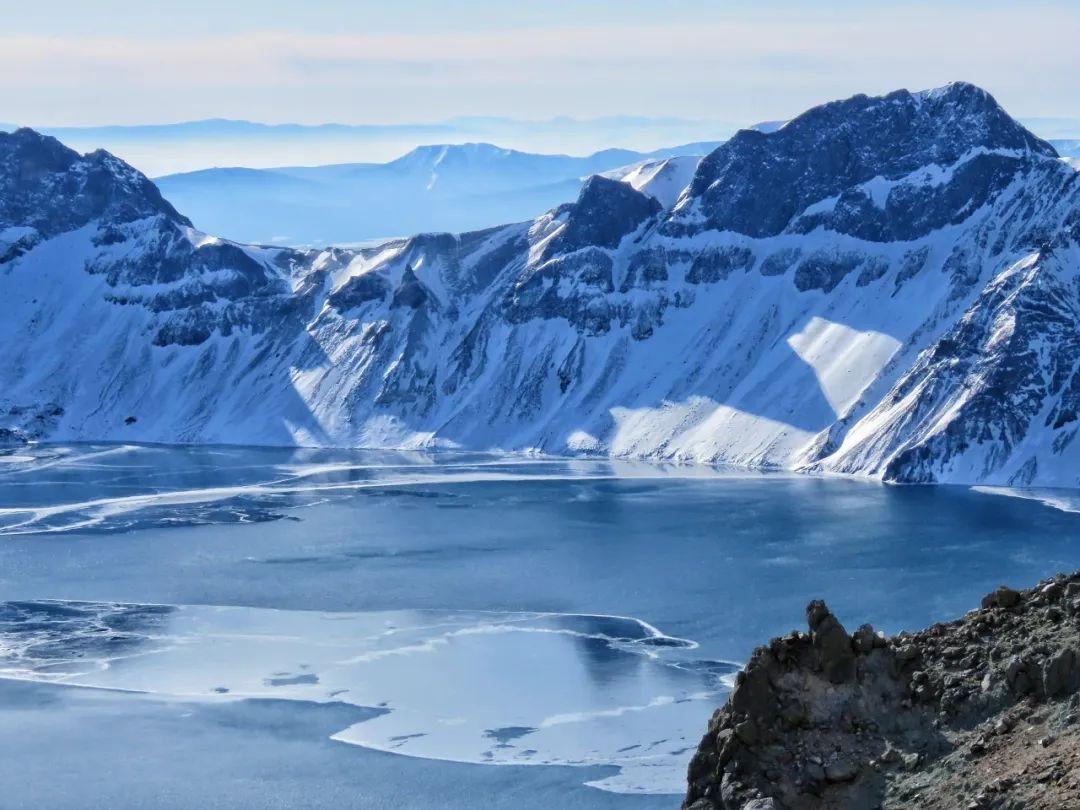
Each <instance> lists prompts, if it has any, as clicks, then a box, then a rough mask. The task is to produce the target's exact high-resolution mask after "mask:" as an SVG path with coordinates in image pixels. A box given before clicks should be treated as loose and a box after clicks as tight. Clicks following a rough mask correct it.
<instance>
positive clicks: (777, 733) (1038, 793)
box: [683, 572, 1080, 810]
mask: <svg viewBox="0 0 1080 810" xmlns="http://www.w3.org/2000/svg"><path fill="white" fill-rule="evenodd" d="M806 618H807V622H808V624H809V626H810V632H809V633H798V632H796V633H791V634H789V635H787V636H784V637H782V638H775V639H773V640H772V641H771V642H770V643H769V644H768V646H765V647H761V648H759V649H757V650H755V651H754V654H753V656H752V657H751V659H750V662H749V664H748V665H747V667H746V669H745V671H743V672H742V673H740V675H739V678H738V681H737V685H736V688H735V690H734V692H733V693H732V694H731V697H730V699H729V700H728V703H727V705H726V706H724V707H722V708H720V709H718V710H717V711H716V712H715V714H713V717H712V719H711V720H710V721H709V729H708V732H707V733H706V735H705V737H704V739H703V740H702V741H701V745H700V746H699V747H698V751H697V753H696V754H695V755H694V758H693V760H692V761H691V763H690V768H689V773H688V780H689V789H688V791H687V794H686V801H685V803H684V804H683V807H684V808H685V809H686V810H719V809H721V808H722V809H723V810H733V809H734V808H740V809H741V810H783V809H785V808H786V810H799V809H801V808H836V809H837V810H839V809H840V808H853V809H854V808H857V809H858V810H864V809H866V808H877V807H886V808H900V807H911V808H914V807H919V808H949V809H950V810H952V808H969V810H982V809H983V808H1008V809H1009V810H1013V809H1014V808H1055V810H1057V809H1058V808H1080V722H1078V720H1080V694H1078V692H1080V572H1077V573H1074V574H1072V575H1059V576H1057V577H1055V578H1053V579H1049V580H1045V581H1043V582H1041V583H1039V585H1038V586H1037V587H1035V588H1033V589H1031V590H1028V591H1015V590H1012V589H1011V588H1007V587H1004V586H1002V587H1001V588H998V589H997V590H996V591H994V592H993V593H991V594H988V595H987V596H986V597H985V598H984V599H983V602H982V606H981V607H980V608H979V609H978V610H973V611H971V612H970V613H968V614H967V615H966V616H964V618H962V619H960V620H958V621H954V622H949V623H947V624H935V625H933V626H931V627H929V628H927V629H925V630H923V631H921V632H918V633H901V634H899V635H897V636H893V637H891V638H887V637H886V636H885V635H884V634H883V633H879V632H875V631H874V629H873V628H872V627H870V626H869V625H863V626H862V627H860V628H859V629H858V630H856V631H855V633H854V634H851V635H849V634H848V633H847V631H846V630H845V629H844V627H843V626H842V625H841V624H840V622H839V621H838V620H837V618H836V617H835V616H834V615H833V614H832V613H831V612H830V611H829V609H828V608H827V607H826V605H825V603H824V602H820V601H816V602H811V603H810V605H809V606H808V607H807V609H806Z"/></svg>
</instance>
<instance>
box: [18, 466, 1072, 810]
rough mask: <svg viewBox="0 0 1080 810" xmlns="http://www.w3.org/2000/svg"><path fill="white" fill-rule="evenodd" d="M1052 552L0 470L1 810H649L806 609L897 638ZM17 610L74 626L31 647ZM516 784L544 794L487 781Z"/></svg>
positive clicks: (758, 478) (316, 488) (933, 515)
mask: <svg viewBox="0 0 1080 810" xmlns="http://www.w3.org/2000/svg"><path fill="white" fill-rule="evenodd" d="M1078 541H1080V520H1078V518H1077V515H1075V514H1070V513H1067V512H1064V511H1061V510H1058V509H1054V508H1051V507H1049V506H1046V505H1043V504H1042V503H1040V502H1037V501H1034V500H1024V499H1020V498H1012V497H1003V496H1000V495H990V494H983V493H978V492H973V491H971V490H968V489H965V488H960V487H918V488H914V487H890V486H883V485H879V484H876V483H871V482H864V481H851V480H844V479H824V478H812V477H804V476H781V475H757V474H746V473H733V472H731V471H722V470H703V469H700V468H684V467H652V466H649V465H645V464H636V463H627V462H621V463H614V462H607V461H598V460H597V461H578V460H575V461H566V460H549V459H526V458H496V457H486V456H480V455H444V456H438V457H432V456H425V455H421V454H386V453H379V454H373V453H360V452H343V451H312V450H298V451H293V450H271V449H249V448H201V449H200V448H164V447H117V446H71V447H47V446H43V447H37V448H34V449H33V450H31V451H21V450H20V451H16V452H15V453H14V454H11V455H10V456H9V457H8V459H7V460H6V461H4V462H2V463H0V601H4V602H30V603H33V604H32V605H31V606H30V608H27V607H26V606H23V607H21V608H18V607H17V606H16V607H11V606H9V607H8V610H7V613H6V614H4V615H3V616H0V645H4V646H0V668H2V669H4V670H5V672H6V673H7V675H8V677H9V678H10V677H19V678H22V679H23V680H10V679H8V680H0V731H4V732H7V733H4V734H0V739H2V740H3V741H2V742H0V783H2V784H4V785H5V790H6V791H7V790H8V788H9V787H10V791H9V792H8V795H6V796H5V802H6V803H5V804H4V806H5V807H7V806H14V807H22V806H25V807H31V806H37V807H41V806H65V804H70V802H71V800H72V798H73V797H75V796H79V797H80V798H81V801H80V803H81V804H83V805H95V806H111V807H127V806H132V807H134V806H145V805H146V804H148V803H150V804H154V805H155V806H170V807H171V806H175V807H185V806H188V807H190V806H220V807H266V806H311V807H342V806H348V807H384V806H385V807H436V806H438V807H475V806H477V805H480V804H483V805H489V806H492V807H502V806H505V807H514V808H523V807H526V808H529V807H537V808H540V807H545V808H547V807H557V806H568V807H671V806H675V805H676V804H677V799H676V798H675V797H673V796H671V795H663V794H645V795H643V794H641V791H655V790H674V789H677V781H678V780H677V779H675V783H676V784H675V786H674V787H672V777H671V773H672V772H673V771H672V768H673V767H675V766H676V765H677V766H678V768H681V767H683V764H682V763H683V760H685V759H688V758H689V751H688V750H686V747H687V746H688V745H691V744H693V743H696V736H697V735H699V734H700V732H701V730H703V729H704V725H705V722H706V720H707V719H708V715H709V713H710V711H711V709H712V707H713V705H714V704H715V703H717V702H719V701H721V700H722V699H723V695H724V694H725V692H726V689H727V683H728V682H729V681H728V680H725V678H727V677H728V676H729V675H730V672H731V669H732V667H731V662H739V661H743V660H745V659H746V657H747V656H748V654H749V652H750V651H751V649H752V648H753V647H754V646H755V645H756V644H759V643H762V642H764V641H765V640H766V639H767V638H768V637H770V636H772V635H775V634H778V633H782V632H786V631H787V630H789V629H792V628H796V627H800V626H801V624H802V621H803V618H802V617H803V608H804V606H805V604H806V602H807V601H809V600H810V599H811V598H819V597H820V598H824V599H826V600H827V601H828V602H829V604H830V606H831V607H832V608H833V609H834V610H835V611H836V612H837V614H838V615H839V616H840V618H841V620H842V621H844V622H845V623H846V624H847V625H848V626H849V627H854V626H856V625H858V624H861V623H862V622H865V621H869V622H871V623H873V624H874V625H875V627H879V628H881V629H884V630H886V631H889V632H895V631H898V630H901V629H904V628H915V627H920V626H923V625H925V624H927V623H929V622H932V621H937V620H942V619H947V618H951V617H955V616H957V615H959V614H961V613H963V612H964V611H966V610H968V609H970V608H971V607H972V606H973V605H975V604H977V600H978V598H979V597H980V596H981V595H982V594H983V593H985V592H986V591H988V590H990V589H991V588H993V587H994V586H996V585H998V584H999V583H1001V582H1010V583H1014V584H1026V583H1030V582H1033V581H1035V580H1037V579H1039V578H1041V577H1044V576H1046V575H1049V574H1051V573H1053V572H1055V571H1057V570H1062V569H1069V570H1072V569H1075V568H1077V567H1080V546H1078ZM42 600H63V601H65V602H67V601H72V600H75V601H80V602H86V603H90V604H89V605H88V606H82V607H78V606H75V607H71V606H68V607H67V608H64V607H63V606H61V608H63V609H65V610H66V609H69V608H70V609H71V610H73V611H74V614H73V615H77V616H79V617H84V618H85V620H84V618H79V619H78V620H69V619H64V620H62V621H55V622H53V623H51V624H50V621H51V620H49V621H44V622H43V621H42V616H43V615H45V614H42V613H41V610H42V608H40V607H34V605H39V606H40V604H41V602H42ZM102 603H108V605H110V606H111V607H110V606H106V607H102ZM115 603H125V604H126V603H130V604H131V605H134V606H145V605H158V606H184V607H179V608H172V607H169V608H164V607H163V608H158V609H155V610H156V611H158V612H160V611H166V612H167V614H166V615H167V618H166V619H161V618H160V616H158V613H157V612H155V610H149V609H147V608H145V607H132V608H124V609H123V610H122V611H120V612H117V609H116V608H115ZM47 604H48V603H47ZM197 606H233V607H236V608H257V609H260V610H232V611H211V612H209V613H208V612H206V611H205V610H204V609H201V608H198V607H197ZM53 609H54V608H51V607H50V608H47V609H46V610H47V611H51V610H53ZM56 609H57V610H59V609H60V608H56ZM265 609H273V610H274V611H286V612H268V611H266V610H265ZM20 611H21V612H20ZM27 611H29V612H27ZM35 611H37V612H35ZM147 611H149V613H148V612H147ZM313 612H316V613H313ZM48 615H50V616H51V615H53V614H51V613H50V614H48ZM147 615H149V616H150V617H151V619H153V621H150V620H149V619H147V621H148V622H149V624H143V623H141V622H143V618H145V616H147ZM28 617H30V618H28ZM116 617H119V618H116ZM132 617H143V618H139V619H138V621H137V622H136V621H135V618H132ZM163 621H164V622H167V623H166V624H164V625H161V624H160V622H163ZM35 622H36V624H35ZM125 622H128V624H125ZM155 622H158V624H155ZM376 627H379V628H381V627H390V628H392V629H391V631H389V635H388V636H387V638H389V641H386V639H384V638H382V637H381V636H380V637H379V638H378V639H377V640H373V639H375V637H376V636H377V635H378V633H376V632H375V631H373V630H372V629H371V628H376ZM433 627H437V628H439V629H438V630H432V629H431V628H433ZM282 628H289V629H288V632H287V633H286V632H285V630H284V629H282ZM365 628H366V629H365ZM447 628H450V629H449V630H447ZM241 630H243V633H241ZM553 631H554V632H553ZM380 632H381V631H380ZM35 633H38V634H39V635H34V634H35ZM95 634H96V635H95ZM241 635H243V636H244V638H243V639H242V640H241V639H240V636H241ZM284 636H288V638H287V639H286V641H283V640H282V638H283V637H284ZM27 639H29V641H27ZM102 639H104V641H102ZM286 642H287V643H286ZM380 645H383V646H380ZM387 645H388V646H387ZM387 650H390V651H391V653H390V654H389V655H386V654H385V653H386V652H387ZM133 651H134V652H133ZM5 656H6V658H5ZM87 662H89V663H87ZM357 662H359V663H357ZM215 667H216V668H215ZM447 673H449V675H447ZM230 678H232V679H233V680H229V679H230ZM26 679H30V680H29V681H28V680H26ZM85 686H98V687H106V688H107V690H106V691H103V690H102V689H91V690H88V689H86V688H82V687H85ZM331 687H333V688H331ZM116 690H132V691H116ZM215 690H218V691H215ZM221 690H224V691H221ZM281 690H285V691H284V692H282V691H281ZM279 695H280V696H279ZM380 703H381V704H384V705H381V706H380V705H378V704H380ZM698 716H700V724H698V723H697V720H696V718H697V717H698ZM654 729H655V730H656V731H657V733H655V734H654V733H651V732H652V731H653V730H654ZM481 732H482V733H481ZM481 738H483V739H481ZM623 739H625V740H626V745H625V746H618V747H617V748H616V741H619V740H623ZM530 740H532V742H530ZM391 741H393V742H391ZM350 743H352V744H350ZM649 746H652V748H649ZM622 748H629V749H630V751H628V752H621V749H622ZM643 750H649V751H650V752H651V753H649V754H648V756H645V755H642V756H641V757H638V752H640V751H643ZM620 752H621V753H620ZM652 752H654V753H652ZM402 754H408V756H402ZM131 757H135V758H136V761H138V762H139V763H141V765H140V766H139V767H138V768H134V767H123V768H122V767H118V764H117V763H118V762H121V761H125V760H129V759H130V758H131ZM529 757H533V758H534V761H535V758H539V759H540V760H541V761H543V762H557V763H570V764H571V765H572V766H567V765H565V764H560V765H540V766H535V765H533V766H520V767H519V766H516V765H515V764H510V765H502V766H495V765H488V764H484V763H485V762H511V763H521V762H524V761H527V760H528V758H529ZM672 763H674V765H673V764H672ZM620 768H622V770H620ZM676 770H677V769H676ZM620 774H621V776H620ZM45 775H48V778H45ZM586 783H589V784H591V785H599V787H593V786H587V785H586ZM620 791H621V792H620ZM627 791H629V792H627Z"/></svg>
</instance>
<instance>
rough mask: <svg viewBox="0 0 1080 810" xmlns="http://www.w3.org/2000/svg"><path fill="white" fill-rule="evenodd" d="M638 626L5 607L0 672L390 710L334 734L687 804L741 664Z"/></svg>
mask: <svg viewBox="0 0 1080 810" xmlns="http://www.w3.org/2000/svg"><path fill="white" fill-rule="evenodd" d="M696 646H697V645H696V644H694V643H693V642H690V641H685V640H682V639H678V638H672V637H670V636H667V635H665V634H663V633H662V632H660V631H659V630H657V629H656V628H654V627H652V626H650V625H648V624H647V623H645V622H642V621H640V620H638V619H633V618H622V617H614V616H589V615H576V614H556V613H491V612H461V611H393V612H369V613H317V612H303V611H276V610H265V609H256V608H241V607H206V606H181V607H171V606H154V605H116V604H101V603H85V602H7V603H0V677H7V678H20V679H28V680H44V681H51V682H56V683H62V684H70V685H80V686H88V687H100V688H110V689H122V690H135V691H140V692H149V693H155V694H164V695H170V696H179V697H187V698H198V699H205V700H231V699H235V698H238V697H241V698H251V697H261V698H267V697H269V698H285V699H292V700H297V701H314V702H330V701H340V702H345V703H349V704H353V705H357V706H365V707H375V708H380V709H385V710H386V712H385V713H384V714H381V715H379V716H377V717H375V718H374V719H372V720H368V721H365V722H362V723H358V724H356V725H353V726H351V727H348V728H344V729H341V730H340V731H339V732H338V733H336V734H335V735H334V739H336V740H339V741H342V742H346V743H352V744H356V745H362V746H365V747H368V748H374V749H379V750H385V751H390V752H395V753H399V754H405V755H410V756H417V757H426V758H433V759H445V760H452V761H460V762H473V763H490V764H516V765H525V764H549V765H578V766H586V765H614V766H618V767H619V768H620V771H619V772H618V773H617V774H616V775H613V776H611V777H608V778H605V779H603V780H600V781H598V782H595V783H593V784H595V786H596V787H600V788H603V789H607V790H612V791H617V792H645V793H680V792H682V789H683V785H684V779H685V770H686V763H687V760H688V758H689V756H690V751H691V750H692V748H693V747H694V746H696V744H697V742H698V740H699V739H700V736H701V733H702V730H703V727H704V719H705V718H707V717H708V715H709V711H710V708H711V707H712V706H713V705H715V704H718V703H719V702H720V701H722V700H723V696H724V694H725V693H726V692H727V691H728V689H729V688H730V679H731V678H732V677H733V675H734V672H735V671H736V670H737V667H736V666H734V665H731V664H728V663H725V662H719V661H708V660H702V659H700V658H698V657H697V656H696V653H695V650H696Z"/></svg>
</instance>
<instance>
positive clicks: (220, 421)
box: [0, 83, 1080, 487]
mask: <svg viewBox="0 0 1080 810" xmlns="http://www.w3.org/2000/svg"><path fill="white" fill-rule="evenodd" d="M487 149H488V148H483V149H480V150H479V151H481V152H486V151H487ZM471 157H475V155H470V153H469V150H465V152H463V153H457V152H455V153H454V154H453V157H450V153H449V152H440V151H439V150H435V151H434V152H423V151H421V152H418V153H416V154H413V155H411V156H407V159H403V160H404V163H403V164H402V165H401V166H399V167H398V169H399V170H400V171H402V172H404V173H405V174H406V175H408V176H412V174H410V173H413V172H415V174H416V176H417V177H420V178H426V180H427V183H428V187H430V188H431V189H432V191H433V192H435V191H436V190H439V189H441V188H442V187H443V186H444V185H445V186H448V187H450V188H454V181H453V178H454V177H455V176H456V175H455V171H456V167H458V166H459V165H464V166H465V167H466V168H467V169H468V170H469V171H468V173H467V174H468V176H470V177H477V176H482V173H481V172H477V171H476V167H475V165H473V164H472V163H470V158H471ZM487 158H490V155H488V156H487ZM487 158H485V160H486V159H487ZM504 159H505V160H507V161H508V162H509V164H510V165H514V164H515V161H517V160H518V158H517V157H516V156H514V155H513V154H512V153H511V154H509V155H508V156H506V157H505V158H504ZM570 160H572V159H570ZM652 160H659V161H660V162H659V163H651V164H641V165H639V166H637V167H636V168H635V169H632V170H630V171H627V172H625V173H624V172H619V173H618V176H619V177H620V178H621V179H613V178H610V177H603V176H600V175H594V176H592V177H590V178H589V179H588V180H587V181H586V182H585V183H584V184H583V185H582V186H581V188H580V191H579V192H578V195H577V197H576V199H575V200H574V201H573V202H569V203H565V204H562V205H559V206H557V207H555V208H554V209H552V210H550V211H548V212H546V213H544V214H541V215H540V216H537V217H535V218H533V219H531V220H529V221H526V222H520V223H512V224H507V225H501V226H497V227H490V228H485V229H483V230H480V231H473V232H466V233H462V234H448V233H439V234H422V235H419V236H414V237H410V238H406V239H398V240H394V241H391V242H388V243H385V244H381V245H378V246H375V247H370V248H365V249H340V248H330V249H325V248H320V249H293V248H278V247H255V246H250V245H244V244H239V243H235V242H230V241H227V240H224V239H220V238H215V237H212V236H208V235H207V234H205V233H204V232H202V231H199V230H197V229H196V228H195V227H193V226H192V223H191V222H190V221H189V220H188V219H187V218H186V217H185V216H184V215H183V214H181V213H179V212H178V211H177V210H176V208H175V207H174V206H173V205H172V204H170V202H168V201H167V200H166V199H165V198H164V197H162V195H161V193H160V191H159V190H158V188H157V187H156V186H155V185H154V184H153V183H152V182H151V181H150V180H148V179H147V178H146V177H145V176H144V175H143V174H141V173H140V172H138V171H136V170H135V169H133V168H132V167H131V166H129V165H127V164H125V163H124V162H123V161H121V160H119V159H117V158H116V157H114V156H112V155H110V154H108V153H106V152H95V153H92V154H89V155H79V154H77V153H76V152H74V151H72V150H71V149H68V148H66V147H65V146H63V145H62V144H60V143H59V142H58V141H56V140H54V139H52V138H48V137H44V136H42V135H40V134H38V133H36V132H33V131H30V130H20V131H18V132H16V133H14V134H10V135H0V302H3V303H2V304H0V306H2V308H3V309H2V311H3V315H4V317H3V318H0V344H2V345H3V346H4V352H2V353H0V429H2V430H3V431H4V432H5V433H4V435H5V436H6V437H7V438H8V439H9V440H19V439H20V438H40V439H54V440H59V441H69V440H80V439H85V440H91V439H95V440H115V441H151V442H170V443H176V442H196V443H218V442H226V443H239V444H277V445H293V444H303V445H336V446H350V447H356V446H362V447H412V448H424V447H428V448H431V447H435V448H472V449H479V448H483V449H497V450H509V451H525V452H547V453H558V454H601V455H612V456H634V457H646V458H652V459H671V460H677V461H696V462H709V463H723V464H736V465H744V466H750V467H763V468H773V469H775V468H780V469H791V470H813V471H827V472H834V473H845V474H854V475H860V476H869V477H873V478H878V479H883V480H888V481H900V482H956V483H980V484H1002V485H1013V486H1047V487H1050V486H1063V487H1077V486H1080V449H1078V448H1080V445H1078V444H1077V442H1076V439H1077V435H1078V433H1080V367H1078V364H1077V357H1078V356H1080V297H1078V294H1077V290H1078V289H1080V172H1077V171H1076V170H1074V169H1073V168H1072V167H1071V166H1069V165H1067V164H1066V163H1065V162H1064V161H1063V159H1062V158H1061V156H1060V155H1059V154H1058V152H1057V151H1056V150H1055V149H1054V147H1053V146H1051V145H1050V144H1049V143H1047V142H1046V141H1044V140H1041V139H1040V138H1038V137H1036V136H1035V135H1033V134H1032V133H1031V132H1030V131H1028V130H1027V129H1025V128H1024V127H1023V126H1021V125H1020V124H1019V123H1018V122H1017V121H1015V120H1014V119H1012V118H1011V117H1010V116H1009V115H1008V114H1007V113H1006V112H1005V111H1004V110H1003V109H1002V108H1001V107H1000V106H999V105H998V104H997V102H996V101H995V100H994V99H993V98H992V97H991V96H990V95H989V94H988V93H986V92H985V91H983V90H981V89H979V88H978V87H974V86H972V85H970V84H963V83H957V84H951V85H948V86H946V87H942V88H938V89H935V90H929V91H924V92H918V93H911V92H908V91H906V90H899V91H896V92H894V93H890V94H888V95H886V96H881V97H876V98H871V97H868V96H864V95H859V96H854V97H852V98H849V99H846V100H843V101H837V102H832V103H829V104H824V105H821V106H819V107H815V108H813V109H811V110H809V111H807V112H806V113H804V114H802V115H800V116H798V117H797V118H794V119H792V120H791V121H788V122H787V123H786V124H784V125H783V126H782V127H779V128H776V129H774V130H773V131H771V132H762V131H754V130H743V131H740V132H739V133H737V134H736V135H734V136H733V137H732V138H731V139H730V140H728V141H726V142H725V143H723V144H721V145H720V146H718V147H717V148H715V149H713V150H712V151H711V152H709V154H708V155H706V156H705V157H704V158H703V159H702V160H701V161H700V162H696V166H693V172H692V176H691V177H690V180H689V183H688V184H687V185H686V186H685V188H684V189H683V190H682V191H681V192H680V193H679V194H678V195H677V196H676V195H674V194H673V193H672V189H673V188H676V187H678V186H679V185H681V183H682V180H683V179H685V176H686V175H687V174H689V173H690V172H689V167H688V166H687V165H685V164H687V163H690V162H691V161H686V160H683V159H682V158H681V157H672V158H666V157H659V158H656V159H652ZM443 161H445V165H444V162H443ZM528 163H529V161H526V164H528ZM481 165H483V161H481ZM433 167H434V168H433ZM345 171H348V170H345ZM511 174H512V173H511ZM526 174H528V172H526ZM499 176H500V177H505V176H507V173H504V172H500V173H499ZM303 181H304V178H303V177H290V178H288V182H303ZM496 182H497V181H496V180H492V183H496ZM498 182H501V181H498ZM497 191H498V188H497V186H496V187H493V188H492V193H497ZM673 197H674V200H673V199H672V198H673Z"/></svg>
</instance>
